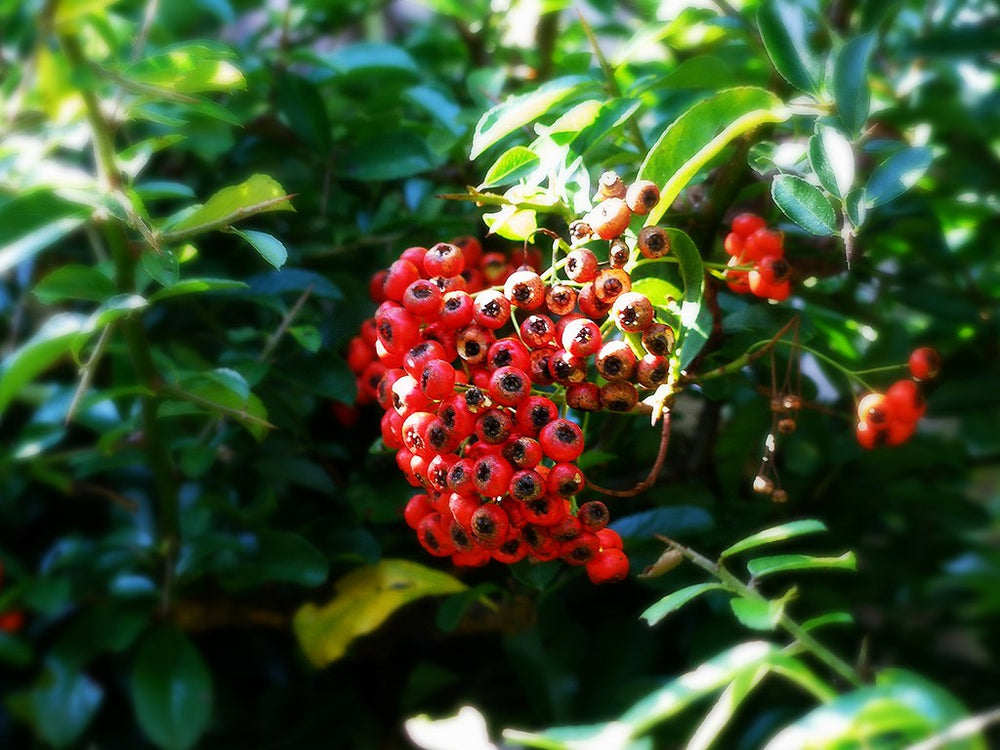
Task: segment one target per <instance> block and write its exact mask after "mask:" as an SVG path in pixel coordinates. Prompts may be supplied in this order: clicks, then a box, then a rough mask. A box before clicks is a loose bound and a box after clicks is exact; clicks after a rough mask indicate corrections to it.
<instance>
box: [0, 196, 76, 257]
mask: <svg viewBox="0 0 1000 750" xmlns="http://www.w3.org/2000/svg"><path fill="white" fill-rule="evenodd" d="M89 213H90V209H89V208H87V207H86V206H81V205H79V204H76V203H70V202H67V201H64V200H62V199H61V198H59V197H57V196H56V195H54V194H53V193H51V192H49V191H48V190H34V191H31V192H25V193H21V194H19V195H14V196H10V195H6V196H0V273H3V272H4V271H7V270H9V269H11V268H13V267H14V266H16V265H18V264H19V263H22V262H24V261H26V260H28V259H29V258H31V257H32V256H34V255H35V254H36V253H38V252H39V251H41V250H44V249H45V248H46V247H48V246H49V245H52V244H54V243H55V242H57V241H58V240H60V239H62V238H63V237H65V236H66V235H67V234H69V233H70V232H72V231H73V230H74V229H76V228H77V227H79V226H81V225H82V224H83V223H84V221H86V218H87V215H88V214H89Z"/></svg>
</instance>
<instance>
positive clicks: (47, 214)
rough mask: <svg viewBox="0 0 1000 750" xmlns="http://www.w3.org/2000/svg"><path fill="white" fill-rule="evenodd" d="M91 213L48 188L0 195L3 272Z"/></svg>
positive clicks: (40, 249)
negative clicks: (12, 194)
mask: <svg viewBox="0 0 1000 750" xmlns="http://www.w3.org/2000/svg"><path fill="white" fill-rule="evenodd" d="M60 7H61V6H60ZM89 214H90V209H89V208H88V207H86V206H82V205H79V204H77V203H69V202H67V201H64V200H62V199H61V198H59V197H57V196H56V195H55V194H53V193H51V192H50V191H48V190H34V191H30V192H24V193H20V194H18V195H15V196H2V197H0V274H2V273H4V272H5V271H8V270H10V269H11V268H13V267H14V266H16V265H18V264H19V263H23V262H24V261H26V260H28V259H29V258H32V257H33V256H34V255H35V254H36V253H38V252H40V251H42V250H44V249H45V248H47V247H48V246H49V245H52V244H54V243H55V242H57V241H58V240H60V239H62V238H63V237H65V236H66V235H67V234H69V233H70V232H72V231H73V230H74V229H76V228H77V227H79V226H81V225H82V224H83V223H84V222H85V221H86V219H87V216H88V215H89Z"/></svg>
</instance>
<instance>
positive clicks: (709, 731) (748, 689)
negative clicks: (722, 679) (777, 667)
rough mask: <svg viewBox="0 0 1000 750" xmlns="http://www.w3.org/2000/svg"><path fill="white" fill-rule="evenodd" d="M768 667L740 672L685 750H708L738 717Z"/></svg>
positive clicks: (703, 720) (724, 691) (700, 725)
mask: <svg viewBox="0 0 1000 750" xmlns="http://www.w3.org/2000/svg"><path fill="white" fill-rule="evenodd" d="M767 673H768V670H767V668H766V667H758V668H757V669H752V670H751V669H748V670H746V671H744V672H740V673H739V674H738V675H736V677H735V678H734V679H733V681H732V682H730V683H729V684H728V685H726V688H725V690H723V691H722V694H721V695H719V698H718V699H717V700H716V701H715V703H714V704H713V705H712V709H711V710H710V711H709V712H708V713H707V714H706V715H705V718H704V719H702V722H701V724H699V725H698V728H697V729H696V730H695V732H694V734H693V735H691V739H690V740H689V741H688V744H687V746H686V748H685V750H707V749H708V748H709V747H711V746H712V744H713V743H714V742H715V741H716V740H717V739H718V737H719V735H720V734H721V733H722V731H723V730H724V729H725V727H726V725H727V724H728V723H729V721H730V720H731V719H732V718H733V716H735V715H736V709H737V708H739V707H740V705H741V704H742V703H743V701H745V700H746V699H747V698H748V697H750V694H751V693H752V692H753V690H754V688H756V687H757V685H759V684H760V681H761V680H763V679H764V677H766V676H767Z"/></svg>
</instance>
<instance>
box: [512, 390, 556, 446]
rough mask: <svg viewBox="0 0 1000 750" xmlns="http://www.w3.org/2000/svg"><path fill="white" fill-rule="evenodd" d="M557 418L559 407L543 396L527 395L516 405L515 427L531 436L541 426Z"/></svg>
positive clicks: (540, 429)
mask: <svg viewBox="0 0 1000 750" xmlns="http://www.w3.org/2000/svg"><path fill="white" fill-rule="evenodd" d="M558 418H559V407H557V406H556V405H555V404H554V403H553V402H552V401H551V400H549V399H547V398H545V396H528V397H527V398H526V399H524V401H522V402H521V403H520V404H518V405H517V412H516V414H515V417H514V420H515V422H516V423H517V429H518V430H519V431H520V432H521V433H523V434H525V435H530V436H532V437H534V436H537V435H538V434H539V433H540V432H541V431H542V428H543V427H545V426H546V425H547V424H549V423H550V422H553V421H555V420H556V419H558Z"/></svg>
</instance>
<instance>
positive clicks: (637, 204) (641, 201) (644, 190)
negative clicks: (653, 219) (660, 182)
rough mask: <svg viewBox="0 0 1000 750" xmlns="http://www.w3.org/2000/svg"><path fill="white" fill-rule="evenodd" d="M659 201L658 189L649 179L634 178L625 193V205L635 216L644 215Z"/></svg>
mask: <svg viewBox="0 0 1000 750" xmlns="http://www.w3.org/2000/svg"><path fill="white" fill-rule="evenodd" d="M659 202H660V189H659V188H658V187H657V186H656V183H655V182H652V181H650V180H636V181H635V182H633V183H632V184H631V185H629V187H628V192H626V193H625V205H627V206H628V208H629V210H630V211H631V212H632V213H634V214H636V215H637V216H645V215H646V214H648V213H649V212H650V211H652V210H653V207H654V206H655V205H656V204H657V203H659Z"/></svg>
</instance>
